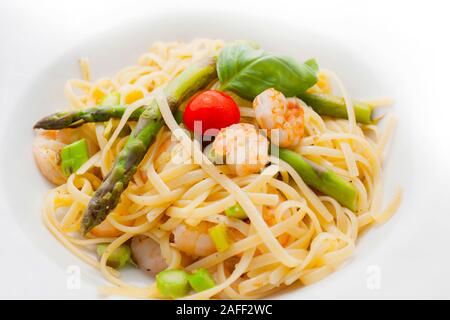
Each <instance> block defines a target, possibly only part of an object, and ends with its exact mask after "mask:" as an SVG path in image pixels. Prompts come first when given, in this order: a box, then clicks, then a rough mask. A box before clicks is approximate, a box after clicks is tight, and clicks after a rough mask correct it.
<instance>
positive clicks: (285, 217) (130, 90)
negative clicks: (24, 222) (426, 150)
mask: <svg viewBox="0 0 450 320" xmlns="http://www.w3.org/2000/svg"><path fill="white" fill-rule="evenodd" d="M319 63H320V62H319ZM319 63H318V62H317V61H315V60H314V59H310V60H307V61H305V62H303V63H301V62H298V61H297V60H296V59H294V58H291V57H287V56H283V55H281V54H279V53H272V52H269V51H266V50H264V49H263V48H260V47H259V45H258V44H256V43H254V42H251V41H233V42H227V43H225V42H224V41H222V40H211V39H195V40H193V41H191V42H188V43H181V42H157V43H154V44H153V45H152V46H151V48H150V50H149V51H148V52H146V53H144V54H142V55H141V57H140V58H139V60H138V63H137V64H136V65H134V66H130V67H126V68H124V69H121V70H119V71H118V72H117V73H116V74H114V75H113V76H110V77H102V78H95V79H94V78H93V75H92V72H93V69H91V66H90V61H89V60H88V59H87V58H82V59H80V67H81V75H82V76H81V78H80V79H70V80H68V81H67V83H66V85H65V87H64V94H65V96H66V97H67V100H68V104H69V106H67V107H66V108H65V110H64V111H58V112H56V113H54V114H51V115H49V116H46V117H44V118H42V119H41V120H39V121H38V122H37V123H36V124H35V126H34V131H35V137H34V142H33V153H34V157H35V160H36V164H37V167H38V168H39V170H40V171H41V173H42V174H43V176H44V177H45V178H47V180H49V181H50V182H51V183H52V184H54V185H55V186H54V187H53V188H52V189H51V190H50V191H49V193H48V195H47V196H46V198H45V202H44V209H43V219H44V222H45V225H46V226H47V228H48V229H49V231H50V232H51V233H52V234H53V235H54V236H55V237H56V238H57V239H58V240H59V241H60V242H61V243H62V244H63V245H64V246H65V247H66V248H67V249H68V250H70V251H71V252H73V253H74V254H75V255H76V256H77V257H78V258H79V259H81V260H82V261H84V262H85V263H87V264H89V265H90V266H92V267H93V268H95V269H97V270H99V272H101V274H102V275H103V276H104V277H105V278H106V280H108V281H109V282H110V285H108V286H105V287H101V288H100V291H101V293H103V294H108V295H122V296H130V297H138V298H166V299H179V298H181V299H210V298H211V299H253V298H260V297H264V296H267V295H270V294H272V293H274V292H276V291H279V290H282V289H283V288H286V287H288V286H291V285H292V284H294V283H296V282H298V283H300V284H302V285H309V284H311V283H314V282H316V281H318V280H320V279H322V278H324V277H325V276H327V275H328V274H330V273H332V272H334V271H335V270H336V269H338V267H339V266H340V265H342V264H343V263H344V262H345V261H346V260H347V259H348V258H349V257H350V256H351V255H352V254H353V252H354V250H355V245H356V243H357V239H358V235H360V234H361V232H362V231H364V230H366V229H368V228H369V227H371V226H373V225H375V224H378V223H382V222H384V221H386V220H387V219H389V217H390V216H391V215H392V214H393V213H394V212H395V211H396V209H397V208H398V206H399V204H400V200H401V190H399V191H398V192H397V193H396V194H395V195H394V196H393V197H392V201H391V202H390V203H389V204H387V205H386V206H383V203H382V198H383V175H382V167H383V158H384V155H385V152H386V147H387V145H388V142H389V140H390V137H391V135H392V133H393V130H394V127H395V122H396V119H395V117H394V116H392V115H389V114H385V115H384V116H383V117H378V118H377V117H376V116H375V115H374V110H376V109H378V108H380V107H384V106H387V105H389V104H391V101H390V100H389V99H385V98H383V99H377V100H354V99H352V98H351V97H350V95H349V93H348V92H347V91H346V89H345V87H344V85H343V83H342V81H341V80H340V79H339V78H338V77H337V75H336V74H335V73H334V72H333V71H331V70H327V69H324V68H321V67H319ZM381 118H383V119H381ZM381 123H382V124H383V127H382V128H380V127H379V124H381ZM132 268H136V269H139V270H141V271H142V272H143V273H145V274H147V275H148V281H146V282H145V283H141V284H140V285H136V284H135V283H131V282H129V281H126V274H127V271H128V270H129V269H132ZM153 279H154V280H153Z"/></svg>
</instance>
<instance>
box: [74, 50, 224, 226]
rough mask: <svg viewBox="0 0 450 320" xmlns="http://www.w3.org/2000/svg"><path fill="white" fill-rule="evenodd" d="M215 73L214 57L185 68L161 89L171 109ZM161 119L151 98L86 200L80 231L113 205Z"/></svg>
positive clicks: (103, 217) (210, 79) (143, 153)
mask: <svg viewBox="0 0 450 320" xmlns="http://www.w3.org/2000/svg"><path fill="white" fill-rule="evenodd" d="M216 77H217V73H216V59H215V58H208V59H205V60H202V61H201V62H198V63H196V64H194V65H193V66H191V67H189V68H187V69H186V70H185V71H183V72H182V73H181V74H180V75H178V76H177V77H176V78H175V79H173V80H172V81H171V82H169V84H168V85H167V86H166V87H165V89H164V93H165V95H166V97H167V101H168V103H169V106H170V109H171V110H172V112H174V111H175V110H176V108H177V107H178V106H179V105H180V104H181V103H182V101H183V100H185V99H186V98H187V97H189V96H191V95H192V94H194V93H196V92H197V91H199V90H201V89H203V88H205V87H206V86H207V85H208V84H209V83H210V82H211V81H212V80H213V79H215V78H216ZM163 123H164V120H163V118H162V115H161V112H160V110H159V108H158V104H157V102H156V100H155V99H153V100H152V102H151V103H150V105H149V106H148V107H146V109H145V111H144V112H143V113H142V114H141V116H140V117H139V120H138V123H137V125H136V127H135V129H134V130H133V132H132V133H131V135H130V137H129V139H128V141H127V143H126V145H125V147H124V148H123V149H122V151H121V152H120V153H119V155H118V156H117V159H116V162H115V163H114V166H113V168H112V170H111V172H110V173H109V174H108V175H107V177H106V178H105V180H104V181H103V183H102V184H101V186H100V187H99V188H98V189H97V191H96V192H95V194H94V196H93V197H92V199H91V201H90V202H89V205H88V208H87V210H86V212H85V213H84V217H83V221H82V225H81V231H82V232H83V234H86V233H88V232H89V231H90V230H91V229H92V228H93V227H95V226H96V225H98V224H100V223H101V222H102V221H103V220H105V219H106V217H107V215H108V214H109V213H110V212H111V211H112V210H113V209H114V208H115V207H116V205H117V204H118V202H119V199H120V196H121V194H122V192H123V191H124V190H125V189H126V188H127V186H128V183H129V182H130V180H131V178H132V177H133V175H134V173H135V172H136V169H137V167H138V165H139V163H140V162H141V161H142V159H143V158H144V156H145V153H146V152H147V150H148V148H149V146H150V144H151V143H152V141H153V139H154V137H155V136H156V134H157V133H158V131H159V129H160V128H161V127H162V125H163Z"/></svg>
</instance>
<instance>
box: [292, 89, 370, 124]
mask: <svg viewBox="0 0 450 320" xmlns="http://www.w3.org/2000/svg"><path fill="white" fill-rule="evenodd" d="M298 97H299V98H300V99H302V100H303V101H304V102H305V103H306V104H307V105H308V106H310V107H311V108H313V109H314V111H316V112H317V113H318V114H320V115H324V116H331V117H335V118H344V119H347V118H348V115H347V109H346V106H345V101H344V98H342V97H337V96H334V95H331V94H324V93H306V92H305V93H302V94H299V95H298ZM352 102H353V109H354V110H355V117H356V121H357V122H359V123H363V124H371V123H373V120H372V110H373V108H372V107H371V106H370V105H368V104H366V103H364V102H360V101H355V100H353V101H352Z"/></svg>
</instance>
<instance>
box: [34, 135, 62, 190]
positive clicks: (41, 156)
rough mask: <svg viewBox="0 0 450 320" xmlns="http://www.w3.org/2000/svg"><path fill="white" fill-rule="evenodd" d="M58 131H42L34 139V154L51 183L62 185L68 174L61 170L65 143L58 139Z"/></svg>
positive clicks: (40, 169) (38, 164)
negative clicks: (62, 150)
mask: <svg viewBox="0 0 450 320" xmlns="http://www.w3.org/2000/svg"><path fill="white" fill-rule="evenodd" d="M57 133H58V132H57V131H55V130H49V131H40V132H39V133H38V134H37V135H36V137H35V138H34V141H33V154H34V159H35V161H36V164H37V166H38V168H39V171H41V173H42V175H43V176H44V177H45V178H46V179H47V180H48V181H50V182H51V183H53V184H55V185H61V184H63V183H65V182H66V176H65V175H64V174H63V172H62V170H61V157H60V153H61V149H62V148H63V147H64V146H65V144H64V143H62V142H59V141H57V140H56V138H57Z"/></svg>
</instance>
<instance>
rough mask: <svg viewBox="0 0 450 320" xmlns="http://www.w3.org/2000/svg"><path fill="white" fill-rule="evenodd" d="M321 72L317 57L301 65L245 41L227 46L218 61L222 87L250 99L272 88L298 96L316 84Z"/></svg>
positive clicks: (288, 95) (287, 94)
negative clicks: (318, 74) (318, 73)
mask: <svg viewBox="0 0 450 320" xmlns="http://www.w3.org/2000/svg"><path fill="white" fill-rule="evenodd" d="M317 71H318V65H317V63H316V61H315V60H313V59H311V60H308V61H306V62H304V63H303V64H299V63H297V62H296V61H295V60H294V59H292V58H289V57H286V56H278V55H275V54H273V53H270V52H267V51H264V50H262V49H260V48H257V47H256V46H255V45H253V44H251V43H248V42H243V41H240V42H235V43H232V44H230V45H227V46H225V48H223V49H222V51H221V52H220V55H219V59H218V60H217V73H218V75H219V80H220V83H221V87H220V89H221V90H223V91H233V92H235V93H236V94H238V95H239V96H241V97H243V98H245V99H248V100H252V99H253V98H255V97H256V96H257V95H258V94H260V93H261V92H263V91H264V90H266V89H268V88H275V89H276V90H278V91H281V92H282V93H283V94H284V95H286V96H287V97H292V96H296V95H298V94H300V93H302V92H304V91H305V90H306V89H308V88H310V87H312V86H313V85H314V84H316V82H317Z"/></svg>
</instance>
